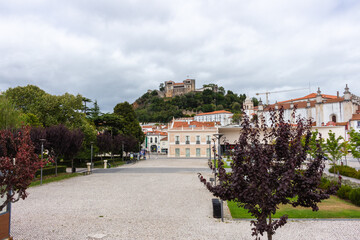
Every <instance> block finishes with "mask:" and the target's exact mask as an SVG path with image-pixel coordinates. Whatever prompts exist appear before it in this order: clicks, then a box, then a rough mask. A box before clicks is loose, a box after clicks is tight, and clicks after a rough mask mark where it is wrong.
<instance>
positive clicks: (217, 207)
mask: <svg viewBox="0 0 360 240" xmlns="http://www.w3.org/2000/svg"><path fill="white" fill-rule="evenodd" d="M212 204H213V217H214V218H221V203H220V200H219V199H217V198H213V199H212Z"/></svg>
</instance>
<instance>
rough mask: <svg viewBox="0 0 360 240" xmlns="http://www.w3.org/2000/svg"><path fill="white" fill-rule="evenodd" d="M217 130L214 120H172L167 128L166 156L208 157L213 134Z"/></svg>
mask: <svg viewBox="0 0 360 240" xmlns="http://www.w3.org/2000/svg"><path fill="white" fill-rule="evenodd" d="M217 131H218V127H217V125H216V123H214V122H196V121H185V122H184V121H175V120H174V121H172V122H171V123H170V125H169V129H168V140H169V151H168V157H178V158H199V157H200V158H202V157H209V154H210V149H211V147H212V146H213V145H214V143H213V141H212V138H213V134H216V133H217ZM210 144H211V147H210Z"/></svg>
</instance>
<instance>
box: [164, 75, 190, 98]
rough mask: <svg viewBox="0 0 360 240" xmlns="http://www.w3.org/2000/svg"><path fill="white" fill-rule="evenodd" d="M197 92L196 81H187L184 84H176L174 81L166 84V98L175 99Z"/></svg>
mask: <svg viewBox="0 0 360 240" xmlns="http://www.w3.org/2000/svg"><path fill="white" fill-rule="evenodd" d="M194 91H195V79H186V80H184V81H183V82H182V83H175V82H173V81H166V82H165V96H166V97H175V96H178V95H183V94H186V93H189V92H194Z"/></svg>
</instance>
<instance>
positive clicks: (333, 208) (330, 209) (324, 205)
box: [227, 196, 360, 218]
mask: <svg viewBox="0 0 360 240" xmlns="http://www.w3.org/2000/svg"><path fill="white" fill-rule="evenodd" d="M227 204H228V207H229V209H230V212H231V216H232V217H233V218H254V217H253V216H251V215H250V214H249V213H248V212H247V211H246V210H245V209H243V208H239V207H238V206H237V204H236V203H234V202H227ZM318 206H319V209H320V210H319V211H317V212H313V211H312V210H311V208H303V207H297V208H294V207H292V206H291V205H289V204H288V205H280V206H279V209H278V210H277V211H276V214H275V215H274V218H279V217H281V216H282V215H284V214H287V215H288V216H289V218H360V207H357V206H355V205H353V204H351V203H350V202H348V201H345V200H342V199H340V198H338V197H336V196H330V198H329V199H326V200H323V201H322V202H321V203H319V204H318Z"/></svg>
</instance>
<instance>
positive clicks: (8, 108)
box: [0, 95, 21, 129]
mask: <svg viewBox="0 0 360 240" xmlns="http://www.w3.org/2000/svg"><path fill="white" fill-rule="evenodd" d="M20 118H21V113H20V111H18V110H16V109H15V107H14V105H13V104H12V103H11V102H9V101H8V99H7V98H6V97H5V96H1V95H0V129H8V128H17V127H19V126H20V123H21V119H20Z"/></svg>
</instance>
